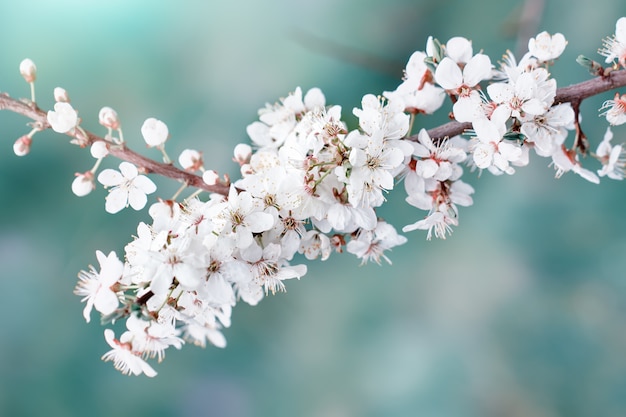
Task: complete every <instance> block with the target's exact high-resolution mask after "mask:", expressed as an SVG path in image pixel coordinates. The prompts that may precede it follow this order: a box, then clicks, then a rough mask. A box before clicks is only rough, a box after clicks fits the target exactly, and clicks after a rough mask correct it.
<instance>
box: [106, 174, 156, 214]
mask: <svg viewBox="0 0 626 417" xmlns="http://www.w3.org/2000/svg"><path fill="white" fill-rule="evenodd" d="M119 168H120V170H119V171H116V170H114V169H105V170H104V171H102V172H100V174H99V175H98V182H100V183H101V184H102V185H104V186H105V187H112V188H111V189H110V190H109V194H108V195H107V197H106V204H105V209H106V211H107V212H109V213H112V214H115V213H117V212H119V211H121V210H122V209H124V208H125V207H128V205H130V206H131V207H132V208H133V209H135V210H141V209H142V208H144V207H145V205H146V202H147V201H148V198H147V197H146V194H152V193H153V192H155V191H156V185H155V184H154V183H153V182H152V180H150V179H149V178H148V177H146V176H145V175H139V171H138V170H137V167H136V166H134V165H133V164H131V163H130V162H122V163H121V164H120V166H119Z"/></svg>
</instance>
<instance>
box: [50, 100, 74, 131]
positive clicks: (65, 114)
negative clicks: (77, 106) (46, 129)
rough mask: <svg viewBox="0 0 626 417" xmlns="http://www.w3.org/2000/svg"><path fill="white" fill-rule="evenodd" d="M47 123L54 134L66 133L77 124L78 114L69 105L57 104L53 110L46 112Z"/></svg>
mask: <svg viewBox="0 0 626 417" xmlns="http://www.w3.org/2000/svg"><path fill="white" fill-rule="evenodd" d="M48 123H50V127H51V128H52V130H54V131H55V132H58V133H67V132H69V131H71V130H72V129H74V128H75V127H76V125H77V124H78V113H77V112H76V110H74V108H73V107H72V105H71V104H70V103H64V102H57V103H55V104H54V110H50V111H48Z"/></svg>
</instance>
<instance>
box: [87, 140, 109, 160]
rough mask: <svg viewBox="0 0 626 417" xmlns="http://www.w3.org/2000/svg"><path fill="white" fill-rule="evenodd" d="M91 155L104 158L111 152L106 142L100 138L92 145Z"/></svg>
mask: <svg viewBox="0 0 626 417" xmlns="http://www.w3.org/2000/svg"><path fill="white" fill-rule="evenodd" d="M90 151H91V156H93V157H94V158H96V159H100V158H104V157H105V156H107V155H108V154H109V148H108V146H107V144H106V142H104V141H101V140H98V141H96V142H94V143H93V145H91V149H90Z"/></svg>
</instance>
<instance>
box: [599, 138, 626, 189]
mask: <svg viewBox="0 0 626 417" xmlns="http://www.w3.org/2000/svg"><path fill="white" fill-rule="evenodd" d="M611 139H613V132H611V128H610V127H607V128H606V133H605V134H604V139H603V140H602V142H601V143H600V144H599V145H598V149H596V156H597V157H598V159H600V162H602V169H599V170H598V175H599V176H600V177H604V176H607V177H609V178H611V179H614V180H622V179H624V167H625V166H626V150H625V149H624V146H623V145H616V146H612V145H611Z"/></svg>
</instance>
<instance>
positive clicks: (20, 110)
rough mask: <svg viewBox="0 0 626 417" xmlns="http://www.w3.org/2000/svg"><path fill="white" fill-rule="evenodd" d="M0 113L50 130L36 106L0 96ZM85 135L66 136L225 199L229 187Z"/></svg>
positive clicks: (46, 120)
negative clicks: (104, 145) (106, 146)
mask: <svg viewBox="0 0 626 417" xmlns="http://www.w3.org/2000/svg"><path fill="white" fill-rule="evenodd" d="M0 110H9V111H11V112H13V113H17V114H20V115H22V116H25V117H27V118H29V119H31V120H32V121H33V123H32V125H33V127H34V128H36V129H38V130H46V129H49V128H50V124H49V123H48V118H47V113H46V112H45V111H43V110H41V109H40V108H39V107H37V105H36V104H34V103H31V102H26V101H20V100H17V99H14V98H11V97H9V96H8V95H7V94H0ZM84 132H85V133H86V134H87V140H86V141H85V140H84V138H83V137H82V135H81V134H80V133H78V132H77V131H76V130H72V131H70V132H69V133H67V136H70V137H72V138H77V137H78V135H80V142H81V143H84V146H89V145H91V144H92V143H94V142H97V141H104V142H107V143H108V144H109V145H110V146H109V153H110V154H111V155H113V156H115V157H117V158H119V159H121V160H123V161H127V162H130V163H132V164H134V165H136V166H137V167H139V168H140V169H141V170H142V171H143V172H145V173H147V174H157V175H162V176H164V177H169V178H173V179H175V180H179V181H181V182H186V183H187V185H189V186H192V187H196V188H200V189H202V190H205V191H208V192H211V193H217V194H222V195H228V189H229V187H228V186H227V185H224V184H216V185H208V184H207V183H205V182H204V181H203V180H202V177H200V176H198V175H195V174H192V173H190V172H188V171H184V170H181V169H179V168H176V167H175V166H174V165H172V164H164V163H161V162H157V161H154V160H152V159H150V158H147V157H145V156H143V155H140V154H138V153H137V152H135V151H133V150H131V149H129V148H128V147H127V146H126V144H121V145H117V144H112V143H111V142H110V141H107V140H105V139H104V138H103V137H101V136H98V135H96V134H94V133H92V132H89V131H86V130H84Z"/></svg>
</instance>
